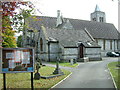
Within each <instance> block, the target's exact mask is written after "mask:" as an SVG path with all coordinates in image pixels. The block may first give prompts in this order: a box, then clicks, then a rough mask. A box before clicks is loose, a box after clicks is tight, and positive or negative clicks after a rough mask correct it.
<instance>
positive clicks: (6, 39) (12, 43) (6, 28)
mask: <svg viewBox="0 0 120 90" xmlns="http://www.w3.org/2000/svg"><path fill="white" fill-rule="evenodd" d="M2 19H3V20H2V27H3V29H2V30H3V31H2V38H3V42H2V47H7V48H10V47H16V39H15V37H14V35H15V31H14V30H13V29H12V27H11V25H10V18H9V17H8V16H4V17H3V18H2Z"/></svg>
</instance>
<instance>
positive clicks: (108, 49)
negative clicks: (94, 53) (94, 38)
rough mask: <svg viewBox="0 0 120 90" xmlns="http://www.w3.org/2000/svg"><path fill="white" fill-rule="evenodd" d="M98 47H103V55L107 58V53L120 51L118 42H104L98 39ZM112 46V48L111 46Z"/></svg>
mask: <svg viewBox="0 0 120 90" xmlns="http://www.w3.org/2000/svg"><path fill="white" fill-rule="evenodd" d="M98 45H100V46H101V55H102V56H103V57H104V56H106V53H107V52H111V51H118V45H119V44H118V43H117V40H105V41H104V40H102V39H98ZM111 45H112V46H111Z"/></svg>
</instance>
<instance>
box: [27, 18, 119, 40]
mask: <svg viewBox="0 0 120 90" xmlns="http://www.w3.org/2000/svg"><path fill="white" fill-rule="evenodd" d="M36 17H37V19H38V20H37V21H34V20H33V19H32V18H30V19H29V20H30V23H31V25H32V27H34V28H36V29H38V30H39V29H40V25H44V27H46V28H52V29H53V28H56V27H55V26H56V17H47V16H36ZM64 20H65V21H66V20H69V21H70V23H71V25H72V26H73V28H74V30H84V29H85V28H86V30H87V31H88V32H89V33H90V34H91V35H92V36H93V37H94V38H100V39H118V33H119V32H118V31H117V29H116V28H115V26H114V25H113V24H110V23H103V22H94V21H85V20H79V19H70V18H64Z"/></svg>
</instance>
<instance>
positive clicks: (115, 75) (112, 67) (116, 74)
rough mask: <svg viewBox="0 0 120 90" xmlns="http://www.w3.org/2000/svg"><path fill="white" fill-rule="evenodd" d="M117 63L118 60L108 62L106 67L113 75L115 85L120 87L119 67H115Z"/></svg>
mask: <svg viewBox="0 0 120 90" xmlns="http://www.w3.org/2000/svg"><path fill="white" fill-rule="evenodd" d="M117 64H118V62H112V63H109V64H108V68H109V69H110V72H111V73H112V75H113V78H114V80H115V83H116V85H117V87H118V88H119V89H120V69H117V68H118V67H116V65H117ZM119 64H120V62H119Z"/></svg>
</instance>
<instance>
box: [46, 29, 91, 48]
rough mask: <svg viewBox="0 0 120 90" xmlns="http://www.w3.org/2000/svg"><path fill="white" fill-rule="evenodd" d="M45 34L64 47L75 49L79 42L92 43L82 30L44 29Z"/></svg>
mask: <svg viewBox="0 0 120 90" xmlns="http://www.w3.org/2000/svg"><path fill="white" fill-rule="evenodd" d="M46 34H47V35H46V36H47V37H48V38H53V39H55V40H57V41H59V43H60V44H61V45H63V46H64V47H77V43H78V42H79V41H83V42H87V41H92V40H91V38H90V37H89V36H88V35H87V33H86V32H85V31H84V30H66V29H46ZM50 40H51V39H50Z"/></svg>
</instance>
